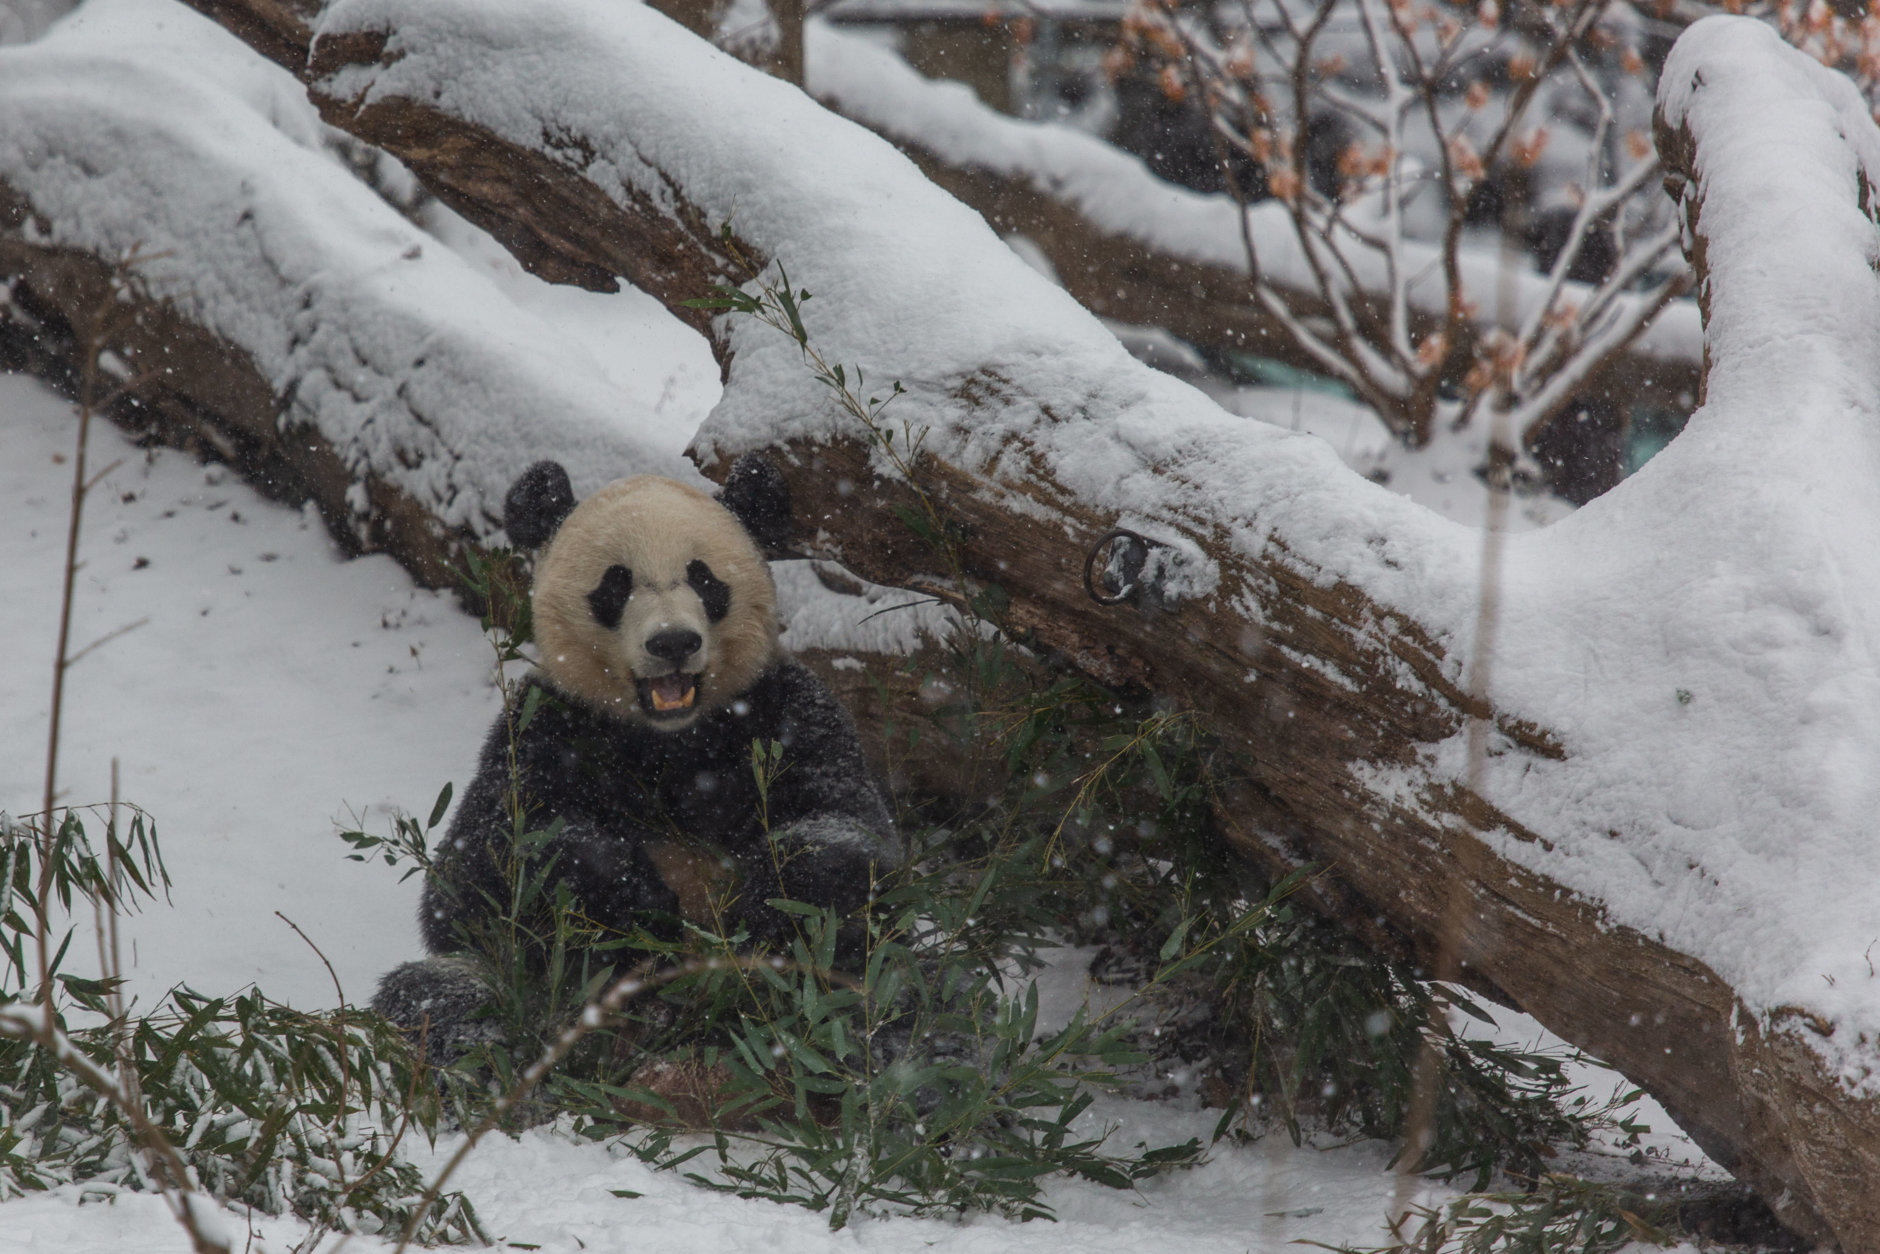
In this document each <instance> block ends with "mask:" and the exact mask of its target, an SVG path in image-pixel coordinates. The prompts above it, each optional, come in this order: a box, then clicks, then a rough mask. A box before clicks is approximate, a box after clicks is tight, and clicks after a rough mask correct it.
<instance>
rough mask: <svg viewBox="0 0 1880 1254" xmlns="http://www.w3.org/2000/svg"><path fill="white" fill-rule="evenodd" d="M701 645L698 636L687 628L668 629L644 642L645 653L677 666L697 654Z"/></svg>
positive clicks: (701, 641)
mask: <svg viewBox="0 0 1880 1254" xmlns="http://www.w3.org/2000/svg"><path fill="white" fill-rule="evenodd" d="M703 643H705V642H704V640H703V639H702V638H700V636H699V634H698V633H697V632H696V631H693V630H692V629H691V628H689V627H668V628H667V629H666V630H664V631H662V632H660V633H659V634H657V635H655V636H653V637H652V638H651V639H649V640H648V641H647V642H646V651H647V652H648V653H650V654H652V655H653V656H654V657H656V658H664V659H665V660H666V661H668V662H671V663H673V664H674V665H677V664H678V663H680V662H683V661H685V660H686V659H687V658H689V657H691V656H692V655H693V654H694V653H697V652H698V647H699V646H700V645H701V644H703Z"/></svg>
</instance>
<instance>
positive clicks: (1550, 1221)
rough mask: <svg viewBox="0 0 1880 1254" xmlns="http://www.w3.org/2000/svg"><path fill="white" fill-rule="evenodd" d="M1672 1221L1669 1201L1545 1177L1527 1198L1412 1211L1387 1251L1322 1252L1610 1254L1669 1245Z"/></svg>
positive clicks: (1498, 1197) (1487, 1196) (1350, 1251)
mask: <svg viewBox="0 0 1880 1254" xmlns="http://www.w3.org/2000/svg"><path fill="white" fill-rule="evenodd" d="M1674 1221H1675V1216H1674V1214H1673V1208H1672V1207H1671V1206H1670V1205H1668V1204H1666V1203H1664V1202H1661V1201H1653V1200H1651V1199H1648V1198H1643V1197H1640V1196H1638V1195H1637V1194H1634V1193H1631V1192H1628V1191H1627V1190H1624V1189H1622V1188H1619V1187H1617V1186H1614V1185H1610V1184H1596V1183H1594V1182H1592V1181H1588V1180H1581V1179H1578V1178H1577V1177H1574V1176H1564V1175H1547V1176H1543V1177H1541V1178H1540V1179H1538V1180H1537V1181H1535V1186H1534V1188H1533V1189H1532V1190H1531V1191H1529V1192H1526V1193H1472V1194H1469V1195H1467V1196H1464V1197H1459V1198H1457V1199H1456V1200H1455V1201H1453V1202H1449V1203H1447V1204H1445V1205H1443V1206H1441V1207H1436V1208H1431V1207H1426V1206H1418V1207H1413V1208H1411V1210H1410V1212H1409V1214H1407V1215H1405V1216H1404V1217H1403V1218H1402V1219H1401V1220H1400V1221H1399V1222H1398V1223H1397V1224H1396V1226H1395V1231H1394V1233H1393V1235H1394V1236H1395V1238H1396V1239H1395V1240H1393V1241H1392V1242H1391V1243H1390V1244H1388V1245H1381V1246H1371V1247H1354V1246H1335V1247H1334V1246H1322V1247H1321V1248H1324V1249H1336V1250H1338V1251H1339V1254H1610V1251H1613V1250H1617V1249H1620V1248H1622V1247H1624V1246H1626V1245H1629V1244H1631V1243H1633V1242H1640V1243H1643V1244H1647V1245H1670V1244H1671V1243H1672V1240H1673V1235H1672V1231H1671V1229H1672V1226H1673V1224H1674ZM1313 1244H1317V1243H1316V1242H1314V1243H1313Z"/></svg>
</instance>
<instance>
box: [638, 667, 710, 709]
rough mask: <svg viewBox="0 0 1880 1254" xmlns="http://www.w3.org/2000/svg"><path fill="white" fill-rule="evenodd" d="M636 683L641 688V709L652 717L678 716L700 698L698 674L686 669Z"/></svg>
mask: <svg viewBox="0 0 1880 1254" xmlns="http://www.w3.org/2000/svg"><path fill="white" fill-rule="evenodd" d="M634 684H635V686H636V687H638V688H639V690H640V709H642V710H644V711H645V712H646V713H647V715H648V716H650V717H652V718H677V717H678V716H679V715H681V714H684V713H685V712H686V711H688V710H690V709H691V708H692V703H693V702H694V701H696V700H698V676H697V675H688V674H686V673H685V672H684V671H674V672H673V673H672V674H670V675H660V676H658V677H657V678H654V679H639V680H635V681H634Z"/></svg>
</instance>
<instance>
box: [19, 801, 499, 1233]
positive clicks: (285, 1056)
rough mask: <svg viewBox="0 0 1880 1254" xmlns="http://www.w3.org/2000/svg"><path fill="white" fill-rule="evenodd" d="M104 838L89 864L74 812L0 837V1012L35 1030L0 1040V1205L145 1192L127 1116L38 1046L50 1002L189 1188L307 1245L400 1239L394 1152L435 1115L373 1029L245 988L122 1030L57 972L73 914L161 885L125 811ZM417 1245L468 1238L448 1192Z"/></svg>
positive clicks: (114, 905) (398, 1041) (98, 992)
mask: <svg viewBox="0 0 1880 1254" xmlns="http://www.w3.org/2000/svg"><path fill="white" fill-rule="evenodd" d="M105 831H106V835H105V840H104V847H103V849H102V850H99V849H97V848H96V847H94V845H93V844H92V842H91V840H90V838H89V837H88V836H87V834H86V831H85V827H84V824H83V822H82V820H81V819H80V817H79V816H78V815H77V814H76V813H74V812H70V811H68V812H66V813H65V814H64V816H63V818H62V819H61V821H60V822H59V824H58V828H57V830H56V832H55V833H54V834H53V837H52V840H51V842H50V845H49V846H48V845H46V844H44V843H42V839H41V837H40V834H39V833H38V832H37V831H35V830H34V829H32V828H30V827H27V826H23V825H19V824H14V823H11V822H10V821H9V822H7V823H5V824H0V866H3V867H4V882H3V883H0V893H3V894H4V897H3V898H0V900H3V901H4V908H3V909H0V949H3V950H4V952H5V955H6V961H5V967H4V970H3V971H0V1011H5V1010H8V1009H16V1010H26V1009H27V1008H28V1007H30V1016H31V1020H30V1022H31V1023H32V1025H33V1027H34V1030H35V1031H36V1033H37V1035H22V1034H20V1033H18V1032H12V1033H5V1034H0V1198H5V1197H10V1196H16V1195H18V1194H20V1193H23V1192H29V1191H37V1190H43V1189H48V1188H52V1187H55V1186H59V1185H75V1186H77V1188H78V1190H79V1191H80V1193H81V1194H91V1195H110V1194H112V1193H116V1192H119V1191H121V1190H138V1189H146V1188H150V1187H152V1186H153V1179H152V1175H151V1171H150V1169H149V1167H148V1165H147V1163H146V1160H145V1158H144V1155H143V1153H142V1151H141V1148H140V1146H142V1145H144V1144H147V1138H145V1137H144V1134H142V1133H140V1130H139V1129H138V1128H137V1127H136V1126H135V1121H134V1119H133V1117H132V1113H131V1111H129V1110H127V1109H125V1108H124V1106H123V1105H122V1104H120V1103H118V1102H115V1101H113V1100H111V1099H110V1097H109V1096H108V1095H107V1094H105V1093H102V1092H100V1091H99V1089H98V1088H97V1087H96V1086H95V1085H93V1084H88V1083H86V1081H85V1076H84V1074H83V1073H82V1072H81V1071H80V1069H79V1068H77V1067H75V1066H74V1065H73V1063H72V1061H70V1060H68V1059H67V1058H65V1057H63V1056H62V1055H61V1053H60V1052H59V1050H58V1049H56V1048H52V1047H49V1046H48V1043H47V1040H46V1033H45V1031H44V1029H43V1026H42V1025H43V1024H44V1022H45V1020H44V1017H43V1016H44V1014H45V1009H44V1008H43V1007H42V1005H40V1004H36V1003H42V1002H43V1001H44V1000H46V996H45V994H47V993H48V992H49V994H50V1000H51V1003H52V1004H51V1006H50V1012H51V1016H52V1025H53V1037H52V1039H53V1040H54V1041H55V1042H69V1046H70V1048H71V1049H73V1050H74V1051H76V1053H77V1054H78V1055H79V1056H80V1058H81V1059H82V1060H83V1061H85V1062H88V1063H89V1064H91V1066H92V1067H93V1068H94V1069H95V1072H96V1073H99V1074H103V1075H107V1076H109V1077H110V1080H111V1084H112V1085H113V1086H114V1087H116V1088H117V1089H119V1090H120V1091H121V1092H127V1093H128V1094H130V1095H131V1097H132V1100H134V1101H135V1103H136V1110H137V1111H138V1112H139V1113H140V1114H141V1116H142V1117H143V1118H144V1119H145V1120H147V1122H148V1123H149V1125H151V1126H152V1127H153V1128H154V1129H155V1130H156V1131H157V1132H158V1133H160V1134H161V1135H162V1137H163V1139H164V1140H167V1141H168V1142H169V1144H170V1145H171V1146H172V1147H174V1149H175V1151H176V1153H177V1154H178V1155H179V1156H180V1158H181V1159H182V1162H183V1164H184V1165H185V1167H186V1168H187V1170H188V1171H189V1173H190V1175H191V1176H192V1178H193V1182H194V1185H195V1187H199V1188H201V1189H202V1190H204V1191H206V1192H208V1193H210V1194H212V1195H214V1196H216V1197H218V1198H221V1199H223V1200H225V1201H229V1202H234V1203H239V1204H243V1205H246V1206H249V1207H252V1208H254V1209H256V1210H259V1211H262V1212H264V1213H268V1214H282V1213H287V1212H291V1213H293V1214H296V1215H299V1216H300V1217H302V1218H304V1219H307V1220H309V1221H311V1222H312V1223H314V1224H315V1225H316V1228H317V1229H319V1230H337V1231H342V1232H351V1231H362V1232H377V1231H381V1230H385V1229H388V1228H393V1227H397V1226H402V1225H404V1224H405V1223H406V1222H407V1221H408V1220H409V1219H410V1218H411V1216H412V1212H413V1209H414V1205H415V1202H416V1199H417V1198H418V1196H419V1195H420V1194H421V1193H422V1192H423V1180H422V1179H421V1177H420V1176H419V1174H418V1172H417V1169H416V1168H414V1167H413V1166H411V1165H410V1164H409V1163H407V1162H405V1161H403V1160H402V1159H400V1158H398V1156H397V1149H398V1146H399V1144H400V1143H401V1142H402V1141H403V1139H404V1138H405V1137H406V1136H407V1135H410V1134H412V1133H414V1132H415V1133H420V1134H423V1135H425V1136H427V1137H428V1136H429V1135H430V1134H431V1133H432V1132H433V1130H434V1128H435V1120H436V1108H437V1103H436V1099H435V1096H434V1089H433V1088H432V1086H431V1084H430V1082H429V1080H428V1078H427V1076H426V1074H425V1071H424V1069H423V1067H422V1065H421V1064H419V1063H418V1062H417V1061H416V1060H415V1059H414V1058H413V1056H412V1053H411V1050H410V1048H409V1046H408V1045H407V1043H406V1042H405V1040H404V1039H403V1037H401V1036H400V1035H399V1034H398V1033H397V1032H396V1031H394V1030H393V1029H392V1028H390V1027H389V1025H387V1024H386V1023H385V1022H384V1021H383V1020H381V1019H379V1018H378V1017H377V1016H375V1015H371V1014H368V1013H365V1012H361V1011H355V1010H350V1009H342V1010H338V1011H333V1012H331V1013H327V1014H320V1015H309V1014H304V1013H302V1012H299V1011H296V1010H291V1009H289V1008H287V1007H285V1006H281V1005H278V1004H276V1003H274V1002H270V1001H268V1000H267V999H266V998H265V997H264V996H262V995H261V994H260V993H259V992H254V991H251V992H249V993H246V994H244V995H242V996H238V997H234V998H208V997H203V996H201V995H199V994H197V993H194V992H192V991H190V990H189V989H187V988H179V989H177V990H175V991H173V992H172V993H171V994H170V995H169V996H168V997H167V998H165V1000H164V1001H163V1003H162V1004H161V1005H160V1006H158V1007H157V1009H156V1010H154V1011H153V1012H151V1013H148V1014H139V1015H131V1014H127V1013H125V1012H123V1011H122V1010H121V1009H120V1008H119V1005H118V999H117V989H118V986H119V984H120V981H119V980H117V979H115V978H110V977H107V978H105V979H86V978H82V977H79V976H76V975H72V974H70V973H67V972H64V971H62V970H61V969H60V967H61V965H62V962H63V960H64V958H65V957H66V955H67V952H68V950H69V949H70V946H71V943H72V940H73V936H74V929H73V928H72V927H69V926H68V927H66V928H65V929H64V931H63V932H62V933H61V932H60V931H59V930H58V929H57V927H56V923H57V921H58V920H59V919H61V918H65V917H67V916H68V915H69V912H70V910H71V908H72V907H73V906H74V905H75V904H77V905H84V904H87V903H90V904H95V905H96V906H98V907H99V908H100V909H101V910H103V911H106V912H107V913H108V912H110V911H114V910H124V909H129V908H132V907H133V906H135V905H136V904H137V902H138V901H139V900H150V899H151V898H152V897H153V896H154V894H155V892H156V891H157V889H158V888H160V887H167V885H168V883H169V880H168V877H167V875H166V873H165V872H164V869H163V861H162V856H161V853H160V851H159V848H158V844H157V835H156V830H155V828H154V826H153V825H152V824H150V823H149V821H148V820H147V818H146V817H145V816H144V815H143V814H142V813H133V816H132V819H131V822H130V825H129V828H128V830H127V831H126V832H125V833H124V834H123V835H122V836H121V837H120V835H119V833H118V831H117V828H116V825H115V824H110V825H108V826H107V827H106V829H105ZM42 934H44V935H46V936H47V937H48V938H51V939H52V941H53V945H52V952H50V953H48V954H47V955H46V958H47V964H48V980H47V983H48V984H49V985H50V986H51V988H50V989H49V990H46V989H42V988H41V987H40V985H39V977H38V957H39V954H38V938H39V937H40V935H42ZM74 1014H76V1015H77V1016H78V1017H79V1019H80V1021H81V1023H82V1024H83V1025H82V1026H74V1025H73V1023H72V1022H70V1018H71V1016H72V1015H74ZM24 1021H25V1016H23V1015H22V1016H20V1017H17V1018H15V1019H13V1020H12V1023H13V1024H14V1025H16V1026H17V1025H20V1024H21V1023H22V1022H24ZM420 1231H421V1232H423V1233H424V1235H425V1237H426V1239H427V1240H430V1241H463V1240H471V1239H482V1238H483V1234H482V1232H481V1229H480V1228H479V1227H478V1226H477V1220H476V1215H475V1212H474V1210H472V1209H471V1207H470V1205H469V1203H468V1202H467V1201H465V1200H464V1199H463V1198H462V1196H461V1195H457V1194H451V1195H449V1196H447V1197H445V1198H443V1199H442V1200H440V1201H439V1202H438V1203H437V1204H436V1205H435V1206H434V1207H433V1209H432V1211H431V1213H430V1214H428V1215H427V1216H426V1217H425V1218H424V1221H423V1223H422V1225H421V1227H420Z"/></svg>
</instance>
